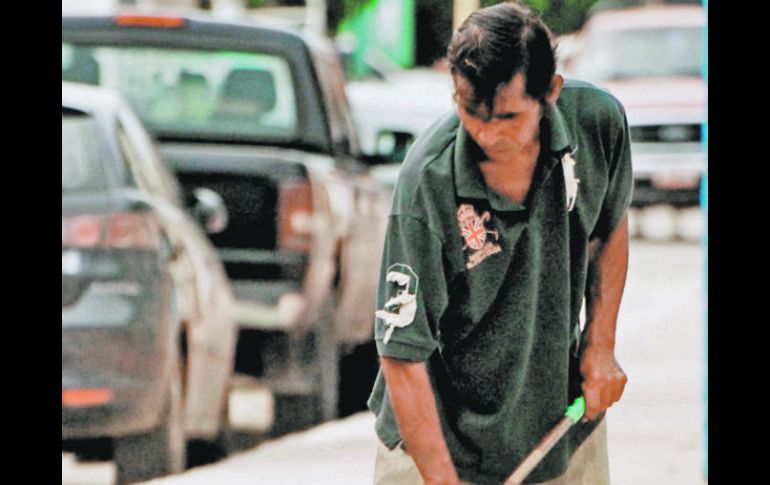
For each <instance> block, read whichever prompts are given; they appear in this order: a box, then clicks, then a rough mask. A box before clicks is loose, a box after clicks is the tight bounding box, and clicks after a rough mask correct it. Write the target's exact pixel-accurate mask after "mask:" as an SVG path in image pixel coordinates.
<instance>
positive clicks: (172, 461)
mask: <svg viewBox="0 0 770 485" xmlns="http://www.w3.org/2000/svg"><path fill="white" fill-rule="evenodd" d="M173 362H174V369H173V371H172V374H171V378H170V379H169V384H168V388H167V390H166V398H165V400H164V407H163V414H162V418H161V423H160V425H159V426H158V427H156V428H155V429H154V430H152V431H150V432H148V433H142V434H137V435H132V436H125V437H120V438H116V439H115V442H114V459H115V464H116V468H117V483H118V485H124V484H129V483H134V482H141V481H147V480H150V479H153V478H156V477H160V476H163V475H170V474H175V473H181V472H183V471H184V470H185V468H186V466H187V449H186V448H187V442H186V441H187V440H186V438H185V425H184V394H183V384H182V364H181V359H180V358H179V356H178V353H177V356H176V357H175V358H174V359H173Z"/></svg>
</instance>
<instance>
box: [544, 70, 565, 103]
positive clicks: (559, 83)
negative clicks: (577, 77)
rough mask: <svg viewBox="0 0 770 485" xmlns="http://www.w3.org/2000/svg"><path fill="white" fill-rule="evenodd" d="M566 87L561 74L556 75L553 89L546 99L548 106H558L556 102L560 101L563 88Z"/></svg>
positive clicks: (552, 79) (552, 80)
mask: <svg viewBox="0 0 770 485" xmlns="http://www.w3.org/2000/svg"><path fill="white" fill-rule="evenodd" d="M563 87H564V78H563V77H562V75H561V74H554V75H553V77H552V78H551V88H550V91H548V95H547V96H546V97H545V99H546V101H548V104H556V100H557V99H559V95H560V94H561V88H563Z"/></svg>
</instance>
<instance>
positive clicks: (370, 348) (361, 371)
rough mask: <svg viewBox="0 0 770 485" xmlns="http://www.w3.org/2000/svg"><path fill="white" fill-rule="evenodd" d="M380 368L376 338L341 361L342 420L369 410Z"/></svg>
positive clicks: (340, 412)
mask: <svg viewBox="0 0 770 485" xmlns="http://www.w3.org/2000/svg"><path fill="white" fill-rule="evenodd" d="M379 367H380V364H379V360H378V354H377V346H376V344H375V342H374V337H372V338H371V340H367V341H365V342H363V343H360V344H358V345H355V346H354V347H353V348H352V349H351V350H350V351H349V352H348V353H346V355H344V356H343V357H342V358H341V359H340V391H339V392H340V399H339V401H340V404H339V416H340V417H341V418H344V417H347V416H350V415H351V414H354V413H357V412H359V411H365V410H366V409H367V405H366V401H367V399H369V395H370V394H371V392H372V387H373V386H374V380H375V379H376V377H377V371H378V370H379Z"/></svg>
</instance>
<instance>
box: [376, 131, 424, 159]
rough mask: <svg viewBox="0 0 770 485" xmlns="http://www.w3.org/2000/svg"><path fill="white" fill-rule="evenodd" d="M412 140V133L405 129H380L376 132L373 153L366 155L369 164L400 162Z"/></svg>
mask: <svg viewBox="0 0 770 485" xmlns="http://www.w3.org/2000/svg"><path fill="white" fill-rule="evenodd" d="M413 142H414V135H413V134H412V133H409V132H407V131H395V130H381V131H379V132H378V133H377V142H376V144H375V153H374V155H370V156H368V157H366V160H367V162H368V163H369V164H370V165H384V164H388V163H401V162H403V161H404V158H405V157H406V152H407V151H408V150H409V147H411V146H412V143H413Z"/></svg>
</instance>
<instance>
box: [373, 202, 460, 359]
mask: <svg viewBox="0 0 770 485" xmlns="http://www.w3.org/2000/svg"><path fill="white" fill-rule="evenodd" d="M442 254H443V253H442V244H441V240H440V239H439V237H438V236H437V235H436V234H434V233H432V232H431V231H430V230H429V229H428V226H427V225H426V224H425V223H424V222H422V221H421V220H419V219H417V218H416V217H414V216H411V215H407V214H398V215H391V216H390V218H389V220H388V228H387V232H386V236H385V248H384V251H383V257H382V265H381V268H380V281H379V285H378V290H377V308H376V311H375V320H374V338H375V341H376V344H377V351H378V353H379V354H380V355H381V356H385V357H392V358H396V359H401V360H409V361H414V362H421V361H424V360H426V359H427V358H428V357H430V355H431V354H432V353H433V352H434V351H435V350H436V348H437V347H438V333H437V329H438V320H439V318H440V316H441V314H442V313H443V311H444V309H445V308H446V306H447V290H446V281H445V278H444V269H443V256H442Z"/></svg>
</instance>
